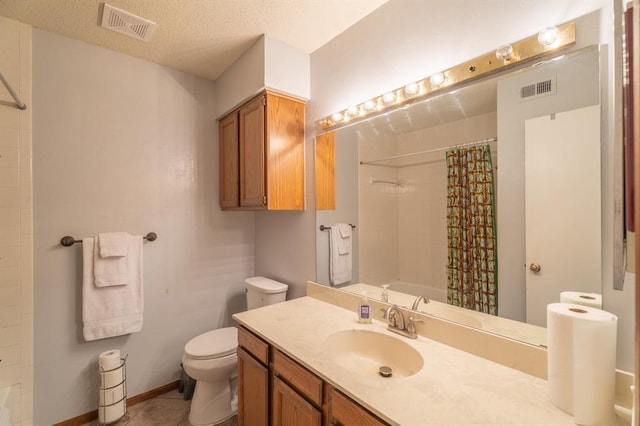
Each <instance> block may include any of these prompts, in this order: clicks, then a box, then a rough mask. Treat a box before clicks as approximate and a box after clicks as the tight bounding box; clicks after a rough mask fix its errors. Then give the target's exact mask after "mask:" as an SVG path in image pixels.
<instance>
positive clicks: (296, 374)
mask: <svg viewBox="0 0 640 426" xmlns="http://www.w3.org/2000/svg"><path fill="white" fill-rule="evenodd" d="M273 373H274V374H275V375H276V376H277V377H280V378H282V380H284V381H285V382H287V383H288V384H289V385H291V386H292V387H293V388H295V389H296V390H297V391H298V392H299V393H300V394H302V395H304V396H305V397H306V398H307V399H309V400H310V401H311V402H313V403H314V404H316V406H318V407H320V406H321V405H322V385H323V382H322V380H321V379H320V378H319V377H317V376H316V375H315V374H313V373H312V372H310V371H308V370H307V369H306V368H304V367H303V366H301V365H300V364H298V363H297V362H295V361H294V360H292V359H291V358H289V357H288V356H286V355H284V354H283V353H282V352H280V351H278V350H274V351H273Z"/></svg>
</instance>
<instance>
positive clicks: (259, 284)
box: [244, 277, 289, 309]
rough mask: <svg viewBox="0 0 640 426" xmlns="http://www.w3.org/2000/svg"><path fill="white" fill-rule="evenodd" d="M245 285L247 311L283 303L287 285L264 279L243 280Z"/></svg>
mask: <svg viewBox="0 0 640 426" xmlns="http://www.w3.org/2000/svg"><path fill="white" fill-rule="evenodd" d="M244 282H245V283H246V284H247V309H255V308H259V307H261V306H266V305H273V304H274V303H279V302H284V301H285V299H286V297H287V289H288V288H289V286H288V285H286V284H283V283H281V282H278V281H274V280H271V279H269V278H265V277H251V278H247V279H246V280H244Z"/></svg>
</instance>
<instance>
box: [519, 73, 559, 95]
mask: <svg viewBox="0 0 640 426" xmlns="http://www.w3.org/2000/svg"><path fill="white" fill-rule="evenodd" d="M555 94H556V77H555V76H554V77H553V78H549V79H546V80H542V81H538V82H537V83H532V84H527V85H526V86H522V87H521V88H520V101H528V100H531V99H536V98H539V97H541V96H549V95H555Z"/></svg>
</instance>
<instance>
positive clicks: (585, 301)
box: [560, 291, 602, 309]
mask: <svg viewBox="0 0 640 426" xmlns="http://www.w3.org/2000/svg"><path fill="white" fill-rule="evenodd" d="M560 302H562V303H573V304H575V305H584V306H591V307H592V308H596V309H602V295H601V294H599V293H583V292H580V291H563V292H562V293H560Z"/></svg>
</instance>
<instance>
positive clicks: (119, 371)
mask: <svg viewBox="0 0 640 426" xmlns="http://www.w3.org/2000/svg"><path fill="white" fill-rule="evenodd" d="M121 366H122V360H121V359H120V351H119V350H117V349H111V350H108V351H105V352H102V353H101V354H100V355H99V356H98V370H99V371H100V380H101V381H100V389H105V388H111V387H114V386H117V385H119V384H120V383H122V380H123V379H124V375H123V374H124V368H119V367H121Z"/></svg>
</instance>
